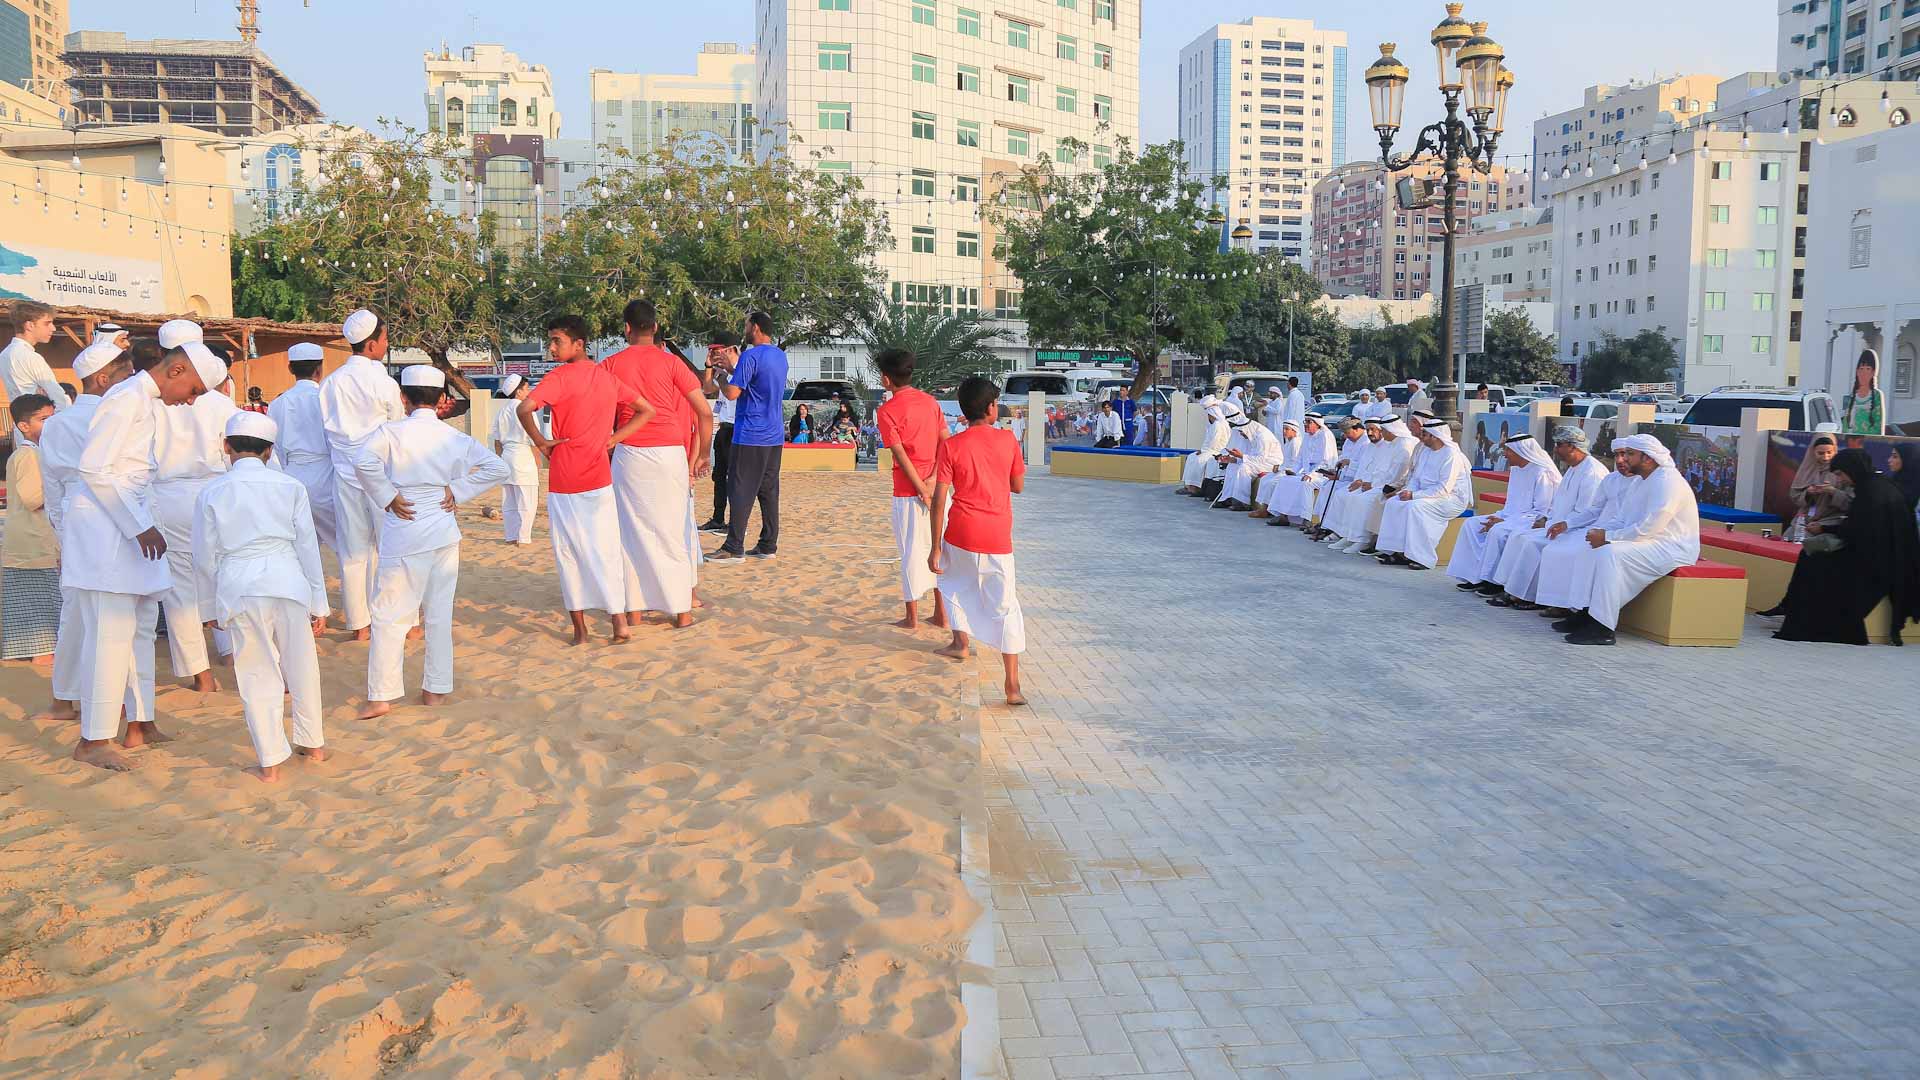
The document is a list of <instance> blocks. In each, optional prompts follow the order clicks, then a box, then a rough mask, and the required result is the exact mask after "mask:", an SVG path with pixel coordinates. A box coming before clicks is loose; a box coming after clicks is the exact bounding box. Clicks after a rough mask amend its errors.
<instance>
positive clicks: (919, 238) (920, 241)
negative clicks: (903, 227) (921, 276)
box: [913, 226, 936, 255]
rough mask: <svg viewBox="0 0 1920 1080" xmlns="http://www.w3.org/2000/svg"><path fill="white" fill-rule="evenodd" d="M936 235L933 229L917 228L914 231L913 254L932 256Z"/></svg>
mask: <svg viewBox="0 0 1920 1080" xmlns="http://www.w3.org/2000/svg"><path fill="white" fill-rule="evenodd" d="M935 239H936V237H935V235H934V231H933V230H932V229H928V228H925V227H922V226H915V227H914V230H913V253H914V254H915V255H931V254H933V252H934V242H935Z"/></svg>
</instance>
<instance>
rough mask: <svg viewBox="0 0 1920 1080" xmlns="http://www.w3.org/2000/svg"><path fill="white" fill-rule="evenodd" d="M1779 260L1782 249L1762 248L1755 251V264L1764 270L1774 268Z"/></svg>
mask: <svg viewBox="0 0 1920 1080" xmlns="http://www.w3.org/2000/svg"><path fill="white" fill-rule="evenodd" d="M1779 261H1780V251H1779V249H1777V248H1761V249H1759V250H1758V251H1756V252H1754V265H1756V266H1758V267H1759V268H1760V269H1762V270H1771V269H1773V268H1774V266H1776V265H1778V263H1779Z"/></svg>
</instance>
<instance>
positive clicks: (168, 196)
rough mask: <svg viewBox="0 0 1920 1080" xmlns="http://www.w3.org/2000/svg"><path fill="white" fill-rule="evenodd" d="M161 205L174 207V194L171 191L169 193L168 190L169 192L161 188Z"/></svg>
mask: <svg viewBox="0 0 1920 1080" xmlns="http://www.w3.org/2000/svg"><path fill="white" fill-rule="evenodd" d="M160 205H162V206H172V205H173V192H171V191H168V190H167V189H166V188H161V189H160Z"/></svg>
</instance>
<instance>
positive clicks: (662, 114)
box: [587, 41, 755, 161]
mask: <svg viewBox="0 0 1920 1080" xmlns="http://www.w3.org/2000/svg"><path fill="white" fill-rule="evenodd" d="M694 64H695V66H694V71H693V74H691V75H681V74H677V73H674V74H660V75H641V74H627V73H623V72H617V71H608V70H607V69H606V68H594V69H592V70H591V71H590V72H588V73H587V79H588V84H589V89H590V91H591V94H592V97H593V134H592V138H593V142H594V144H595V145H596V146H598V147H599V148H600V149H601V153H602V156H603V157H604V158H611V157H614V156H617V151H620V150H625V151H627V152H629V153H631V154H632V155H633V156H634V157H636V158H641V157H645V156H647V155H648V154H651V153H653V152H654V151H655V150H658V149H660V148H661V147H662V146H665V145H667V143H668V142H669V141H670V140H671V139H673V137H674V136H676V135H682V134H686V135H699V136H704V137H706V138H710V139H711V140H712V141H713V143H714V145H715V146H716V147H721V146H724V147H725V148H726V151H727V153H728V155H729V156H730V157H731V158H732V159H733V160H735V161H744V160H748V159H750V158H751V157H752V155H753V147H754V138H755V128H754V122H753V83H754V52H753V49H752V47H748V48H744V49H743V48H741V47H740V46H738V45H735V44H734V43H732V42H730V41H724V42H709V43H707V44H705V45H702V46H700V53H699V55H698V56H697V57H696V58H695V61H694Z"/></svg>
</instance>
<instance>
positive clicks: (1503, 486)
mask: <svg viewBox="0 0 1920 1080" xmlns="http://www.w3.org/2000/svg"><path fill="white" fill-rule="evenodd" d="M1506 490H1507V474H1506V473H1504V472H1495V471H1493V470H1492V469H1475V470H1473V494H1474V496H1475V497H1476V498H1477V497H1479V496H1481V495H1484V494H1486V493H1487V492H1496V493H1502V494H1504V493H1505V492H1506Z"/></svg>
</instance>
